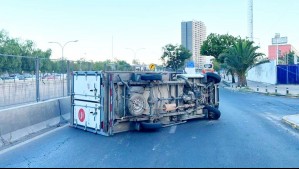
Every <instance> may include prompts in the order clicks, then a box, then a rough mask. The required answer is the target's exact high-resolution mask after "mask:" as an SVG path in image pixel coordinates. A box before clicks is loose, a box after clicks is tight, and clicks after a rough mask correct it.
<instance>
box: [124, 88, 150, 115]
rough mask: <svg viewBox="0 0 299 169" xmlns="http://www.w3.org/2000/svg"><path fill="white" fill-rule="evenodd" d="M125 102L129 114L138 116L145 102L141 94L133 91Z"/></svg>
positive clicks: (142, 111) (142, 110) (143, 108)
mask: <svg viewBox="0 0 299 169" xmlns="http://www.w3.org/2000/svg"><path fill="white" fill-rule="evenodd" d="M127 104H128V109H129V112H130V114H131V115H133V116H140V115H142V114H143V113H144V110H145V106H146V102H145V99H144V97H143V95H142V94H137V93H133V94H132V95H131V97H130V99H129V100H128V103H127Z"/></svg>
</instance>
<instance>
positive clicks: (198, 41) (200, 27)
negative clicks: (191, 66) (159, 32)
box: [181, 21, 207, 68]
mask: <svg viewBox="0 0 299 169" xmlns="http://www.w3.org/2000/svg"><path fill="white" fill-rule="evenodd" d="M181 38H182V45H183V46H184V47H185V48H187V49H188V50H190V51H191V52H192V54H193V57H192V60H193V61H194V63H195V65H196V66H197V67H200V68H202V67H203V65H204V64H205V57H204V56H201V55H200V48H201V45H202V44H203V42H204V41H205V40H206V39H207V30H206V26H205V24H204V23H203V22H201V21H188V22H182V23H181Z"/></svg>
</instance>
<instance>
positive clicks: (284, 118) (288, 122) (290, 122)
mask: <svg viewBox="0 0 299 169" xmlns="http://www.w3.org/2000/svg"><path fill="white" fill-rule="evenodd" d="M295 116H296V117H298V118H299V115H290V116H284V117H283V118H282V121H283V122H284V123H286V124H288V125H290V126H292V127H293V128H294V129H298V130H299V124H297V123H296V122H294V121H292V120H290V119H288V118H289V117H295Z"/></svg>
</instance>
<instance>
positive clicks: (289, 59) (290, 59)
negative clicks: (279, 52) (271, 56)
mask: <svg viewBox="0 0 299 169" xmlns="http://www.w3.org/2000/svg"><path fill="white" fill-rule="evenodd" d="M294 58H295V52H289V53H288V54H286V55H285V56H284V57H280V58H279V63H280V64H286V65H292V64H295V62H294Z"/></svg>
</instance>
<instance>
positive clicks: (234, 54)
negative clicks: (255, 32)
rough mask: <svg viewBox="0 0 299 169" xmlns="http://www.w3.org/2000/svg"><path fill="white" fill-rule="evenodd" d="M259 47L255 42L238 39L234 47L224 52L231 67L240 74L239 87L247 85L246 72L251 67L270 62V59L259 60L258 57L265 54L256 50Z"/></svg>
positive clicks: (227, 63)
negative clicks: (254, 44)
mask: <svg viewBox="0 0 299 169" xmlns="http://www.w3.org/2000/svg"><path fill="white" fill-rule="evenodd" d="M258 49H259V47H258V46H253V42H251V41H248V40H244V39H238V40H237V42H235V43H234V44H233V46H232V47H230V48H229V49H228V50H227V51H226V52H225V53H224V54H222V56H224V57H225V60H224V61H225V63H226V65H227V66H228V67H229V69H231V70H233V71H235V72H236V74H237V75H238V79H239V80H238V86H239V87H244V86H247V80H246V73H247V72H248V70H249V69H251V68H252V67H254V66H256V65H258V64H262V63H265V62H269V61H268V60H264V61H261V62H258V58H259V57H260V56H264V54H262V53H257V52H256V51H257V50H258Z"/></svg>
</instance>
